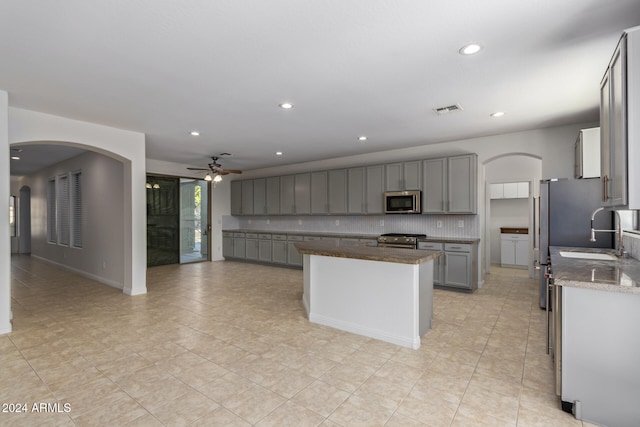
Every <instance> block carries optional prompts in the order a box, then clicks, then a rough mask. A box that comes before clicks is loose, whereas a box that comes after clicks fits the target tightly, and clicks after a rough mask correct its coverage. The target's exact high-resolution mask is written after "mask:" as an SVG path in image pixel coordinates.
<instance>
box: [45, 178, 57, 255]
mask: <svg viewBox="0 0 640 427" xmlns="http://www.w3.org/2000/svg"><path fill="white" fill-rule="evenodd" d="M57 230H58V222H57V221H56V179H55V178H49V182H48V183H47V241H48V242H49V243H57V242H58V232H57Z"/></svg>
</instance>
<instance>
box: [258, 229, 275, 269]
mask: <svg viewBox="0 0 640 427" xmlns="http://www.w3.org/2000/svg"><path fill="white" fill-rule="evenodd" d="M271 252H272V249H271V234H262V233H261V234H258V260H259V261H262V262H271V261H272V258H271Z"/></svg>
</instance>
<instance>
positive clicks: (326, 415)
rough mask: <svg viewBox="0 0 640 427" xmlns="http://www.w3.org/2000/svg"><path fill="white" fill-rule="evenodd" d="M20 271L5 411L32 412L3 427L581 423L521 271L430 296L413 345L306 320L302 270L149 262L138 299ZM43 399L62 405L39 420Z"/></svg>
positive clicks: (5, 340) (26, 267) (1, 360)
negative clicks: (428, 312) (557, 391)
mask: <svg viewBox="0 0 640 427" xmlns="http://www.w3.org/2000/svg"><path fill="white" fill-rule="evenodd" d="M11 277H12V307H13V315H14V320H13V328H14V331H13V332H12V333H11V334H10V335H5V336H1V337H0V366H1V369H0V402H2V403H19V404H25V403H26V404H27V409H28V412H27V413H13V414H9V413H0V425H3V426H10V425H19V426H22V425H47V426H51V425H80V426H116V425H117V426H120V425H132V426H155V425H158V426H159V425H196V426H217V425H220V426H236V425H237V426H249V425H256V426H296V427H298V426H317V425H322V426H383V425H384V426H403V427H404V426H414V425H415V426H433V427H438V426H484V425H487V426H523V427H524V426H554V425H555V426H580V425H582V423H581V422H580V421H577V420H575V419H574V418H573V417H572V416H570V415H568V414H565V413H564V412H562V411H561V410H560V409H558V401H557V398H556V397H555V396H554V395H553V394H552V378H553V375H552V371H551V362H550V359H549V357H548V356H547V355H546V353H545V317H544V311H542V310H540V309H539V308H538V306H537V295H536V290H537V281H535V280H530V279H528V278H527V277H526V272H524V271H521V270H509V269H500V268H495V267H494V268H493V269H492V274H490V275H487V277H486V283H485V286H484V287H483V288H482V289H480V290H478V291H477V292H476V293H475V294H473V295H468V294H461V293H455V292H448V291H441V290H436V291H435V295H434V311H435V317H434V326H433V329H432V330H431V331H430V332H429V333H428V334H427V335H426V336H425V337H423V339H422V346H421V348H420V349H419V350H410V349H405V348H402V347H398V346H395V345H392V344H387V343H384V342H380V341H376V340H372V339H368V338H364V337H360V336H356V335H352V334H348V333H345V332H341V331H337V330H333V329H330V328H327V327H323V326H318V325H314V324H310V323H309V322H308V321H307V320H306V318H305V317H304V310H303V307H302V303H301V297H302V273H301V272H300V271H299V270H289V269H283V268H277V267H269V266H260V265H251V264H244V263H237V262H213V263H209V262H206V263H198V264H189V265H183V266H178V265H172V266H162V267H154V268H151V269H149V270H148V282H147V284H148V294H147V295H142V296H136V297H129V296H126V295H123V294H122V293H121V292H120V291H119V290H117V289H113V288H110V287H108V286H104V285H100V284H98V283H95V282H92V281H91V280H87V279H84V278H81V277H79V276H77V275H74V274H72V273H69V272H66V271H63V270H60V269H57V268H56V267H53V266H51V265H49V264H47V263H44V262H42V261H38V260H37V259H35V258H31V257H28V256H14V258H13V259H12V274H11ZM43 402H44V403H50V404H51V409H54V410H55V409H56V406H55V405H54V404H55V403H58V404H59V406H58V408H59V409H58V410H56V411H55V412H33V411H32V409H33V407H32V405H33V404H34V403H43ZM65 403H68V404H69V408H70V411H69V412H65V411H64V406H63V405H64V404H65ZM586 424H587V423H585V425H586Z"/></svg>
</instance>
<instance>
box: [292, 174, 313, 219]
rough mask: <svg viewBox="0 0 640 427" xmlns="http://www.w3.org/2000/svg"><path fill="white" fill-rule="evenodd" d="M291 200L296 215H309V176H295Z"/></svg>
mask: <svg viewBox="0 0 640 427" xmlns="http://www.w3.org/2000/svg"><path fill="white" fill-rule="evenodd" d="M293 200H294V206H295V209H294V210H295V213H296V214H310V213H311V174H309V173H301V174H298V175H295V177H294V199H293Z"/></svg>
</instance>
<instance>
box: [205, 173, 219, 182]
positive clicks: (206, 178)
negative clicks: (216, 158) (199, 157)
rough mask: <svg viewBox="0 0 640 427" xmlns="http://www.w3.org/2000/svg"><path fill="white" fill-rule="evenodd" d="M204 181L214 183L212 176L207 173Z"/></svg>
mask: <svg viewBox="0 0 640 427" xmlns="http://www.w3.org/2000/svg"><path fill="white" fill-rule="evenodd" d="M216 176H217V175H216ZM204 180H205V181H213V178H212V177H211V174H210V173H209V172H207V174H206V175H205V176H204Z"/></svg>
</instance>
